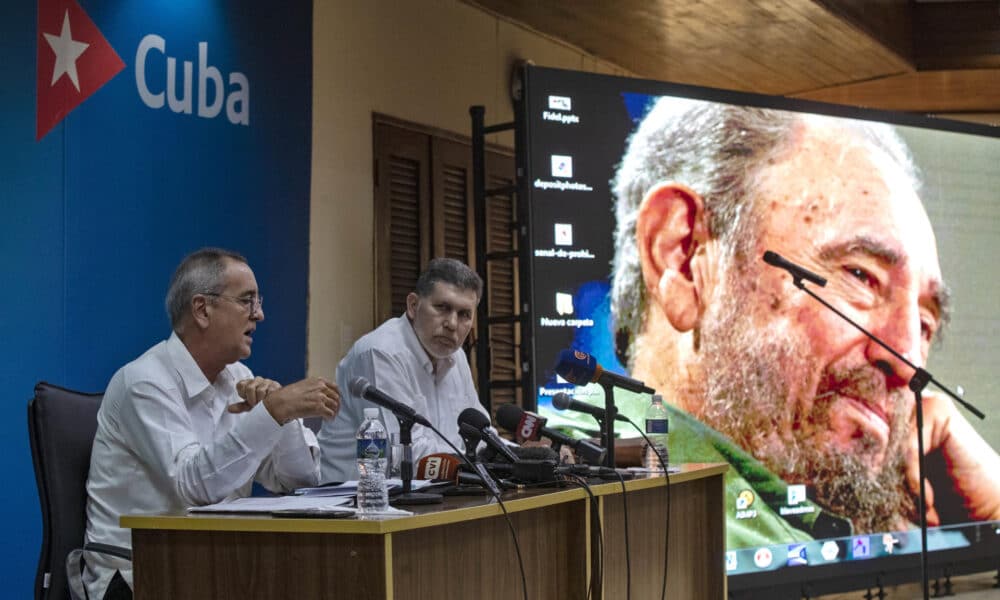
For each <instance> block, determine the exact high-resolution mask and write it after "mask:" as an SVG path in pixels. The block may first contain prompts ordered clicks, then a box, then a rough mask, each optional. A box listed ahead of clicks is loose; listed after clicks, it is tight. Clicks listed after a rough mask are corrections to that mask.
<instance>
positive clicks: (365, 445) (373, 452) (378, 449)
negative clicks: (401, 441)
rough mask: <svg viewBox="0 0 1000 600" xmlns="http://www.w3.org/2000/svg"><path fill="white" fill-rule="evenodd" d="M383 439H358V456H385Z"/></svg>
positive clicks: (372, 457) (368, 458)
mask: <svg viewBox="0 0 1000 600" xmlns="http://www.w3.org/2000/svg"><path fill="white" fill-rule="evenodd" d="M385 446H386V443H385V440H384V439H381V440H379V439H374V440H367V439H361V440H358V458H363V459H365V460H372V459H379V458H385Z"/></svg>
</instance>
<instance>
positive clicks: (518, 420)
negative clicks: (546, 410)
mask: <svg viewBox="0 0 1000 600" xmlns="http://www.w3.org/2000/svg"><path fill="white" fill-rule="evenodd" d="M546 421H547V419H545V418H544V417H540V416H539V415H536V414H535V413H533V412H528V411H526V410H521V407H519V406H517V405H515V404H504V405H503V406H501V407H500V408H498V409H497V423H498V424H499V425H500V426H501V427H503V428H504V429H506V430H508V431H513V432H514V434H515V435H516V436H517V440H518V441H519V442H522V441H525V440H537V439H539V438H540V437H541V436H545V437H547V438H548V439H550V440H552V441H553V442H554V443H556V444H562V445H564V446H569V447H570V448H572V449H573V451H574V452H576V453H577V454H578V455H579V456H580V458H581V460H583V461H584V462H586V463H590V464H600V463H602V462H604V458H605V456H606V455H607V450H605V449H604V448H601V447H600V446H597V445H595V444H593V443H591V442H588V441H587V440H577V439H574V438H571V437H569V436H568V435H565V434H563V433H560V432H558V431H555V430H553V429H549V428H548V427H546V426H545V423H546Z"/></svg>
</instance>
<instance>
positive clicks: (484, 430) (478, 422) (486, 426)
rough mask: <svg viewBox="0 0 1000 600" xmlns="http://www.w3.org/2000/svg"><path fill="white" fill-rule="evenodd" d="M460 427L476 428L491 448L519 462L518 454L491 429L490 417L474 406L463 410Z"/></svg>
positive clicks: (513, 461) (459, 421)
mask: <svg viewBox="0 0 1000 600" xmlns="http://www.w3.org/2000/svg"><path fill="white" fill-rule="evenodd" d="M458 429H459V431H463V430H465V431H469V430H475V431H476V432H477V433H478V434H479V437H480V438H481V439H482V440H483V441H484V442H486V445H488V446H489V447H490V448H493V449H494V450H496V451H497V452H499V453H500V454H502V455H503V456H504V458H506V459H507V460H509V461H510V462H512V463H516V462H518V458H517V456H515V455H514V453H513V452H511V450H510V448H508V447H507V444H505V443H504V441H503V440H502V439H500V436H498V435H497V434H496V433H494V432H493V431H492V430H491V429H490V420H489V418H487V416H486V415H484V414H483V413H481V412H479V411H478V410H476V409H474V408H467V409H465V410H463V411H462V412H461V413H460V414H459V415H458Z"/></svg>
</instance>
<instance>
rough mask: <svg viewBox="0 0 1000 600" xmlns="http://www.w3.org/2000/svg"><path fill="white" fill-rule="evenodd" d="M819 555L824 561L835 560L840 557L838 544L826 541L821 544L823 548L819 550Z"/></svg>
mask: <svg viewBox="0 0 1000 600" xmlns="http://www.w3.org/2000/svg"><path fill="white" fill-rule="evenodd" d="M819 553H820V555H821V556H822V557H823V559H824V560H827V561H830V560H836V559H837V557H838V556H839V555H840V544H838V543H837V542H835V541H833V540H827V541H825V542H823V547H822V548H820V549H819Z"/></svg>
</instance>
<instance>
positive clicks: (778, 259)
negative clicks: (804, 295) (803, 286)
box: [764, 250, 826, 287]
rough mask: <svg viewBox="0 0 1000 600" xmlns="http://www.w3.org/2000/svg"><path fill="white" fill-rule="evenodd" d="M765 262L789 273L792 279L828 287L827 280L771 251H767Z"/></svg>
mask: <svg viewBox="0 0 1000 600" xmlns="http://www.w3.org/2000/svg"><path fill="white" fill-rule="evenodd" d="M764 262H766V263H767V264H769V265H771V266H772V267H778V268H779V269H784V270H786V271H788V272H789V273H790V274H791V275H792V278H793V279H795V280H797V281H799V282H801V280H803V279H805V280H806V281H810V282H812V283H815V284H816V285H818V286H819V287H826V279H824V278H822V277H820V276H819V275H817V274H815V273H813V272H812V271H810V270H808V269H803V268H802V267H800V266H799V265H797V264H795V263H793V262H791V261H788V260H786V259H785V258H784V257H783V256H781V255H780V254H778V253H776V252H771V251H770V250H767V251H765V252H764Z"/></svg>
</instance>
